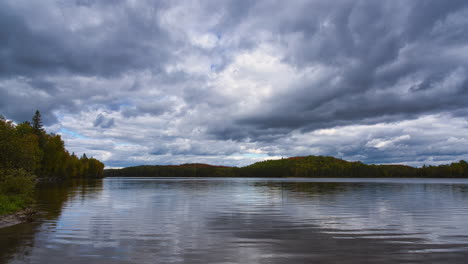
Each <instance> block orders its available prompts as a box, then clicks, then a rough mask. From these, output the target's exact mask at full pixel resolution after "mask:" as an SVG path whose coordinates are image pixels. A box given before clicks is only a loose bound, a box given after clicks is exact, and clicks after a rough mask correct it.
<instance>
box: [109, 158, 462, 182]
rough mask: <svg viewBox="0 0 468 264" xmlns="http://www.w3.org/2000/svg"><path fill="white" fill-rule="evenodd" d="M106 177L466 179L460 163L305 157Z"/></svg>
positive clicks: (112, 172) (131, 170) (142, 169)
mask: <svg viewBox="0 0 468 264" xmlns="http://www.w3.org/2000/svg"><path fill="white" fill-rule="evenodd" d="M104 176H106V177H325V178H326V177H336V178H343V177H347V178H468V164H467V162H465V161H463V160H461V161H460V162H456V163H451V164H449V165H440V166H423V167H421V168H415V167H410V166H405V165H367V164H364V163H362V162H359V161H356V162H350V161H345V160H342V159H337V158H334V157H326V156H306V157H292V158H285V159H279V160H266V161H261V162H257V163H254V164H251V165H249V166H245V167H240V168H238V167H224V166H212V165H207V164H198V163H195V164H182V165H175V166H174V165H169V166H162V165H157V166H136V167H128V168H123V169H108V170H105V171H104Z"/></svg>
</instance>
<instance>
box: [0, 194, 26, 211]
mask: <svg viewBox="0 0 468 264" xmlns="http://www.w3.org/2000/svg"><path fill="white" fill-rule="evenodd" d="M28 200H29V199H25V198H24V197H22V196H21V195H14V196H11V195H0V216H1V215H7V214H12V213H15V212H17V211H19V210H22V209H24V208H26V207H28V206H29V205H30V202H29V201H28Z"/></svg>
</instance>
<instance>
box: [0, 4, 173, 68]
mask: <svg viewBox="0 0 468 264" xmlns="http://www.w3.org/2000/svg"><path fill="white" fill-rule="evenodd" d="M81 2H82V1H78V2H76V3H78V4H79V3H81ZM64 3H66V5H64V6H60V5H59V6H58V7H57V6H54V8H58V9H59V11H60V12H62V15H61V16H60V15H58V16H49V15H48V14H47V13H40V14H37V13H36V12H40V11H43V12H50V11H53V10H47V7H49V6H48V5H45V7H43V8H41V9H43V10H34V9H32V8H21V6H20V7H18V6H12V5H10V4H9V3H2V4H0V24H1V25H2V27H1V28H0V39H2V41H1V42H0V50H1V51H2V52H1V53H0V74H1V75H2V76H7V77H8V76H18V75H20V76H33V75H37V74H47V75H49V74H53V73H56V72H67V73H71V74H84V75H104V76H107V75H113V74H119V73H122V72H125V71H128V70H137V69H141V68H147V67H156V68H155V69H154V70H158V69H157V66H158V64H154V63H153V62H154V60H157V61H164V60H166V59H167V58H166V56H165V54H166V49H167V44H168V43H167V35H166V32H165V31H164V30H161V29H160V28H159V27H158V24H157V23H154V21H151V22H152V23H148V20H147V17H146V16H145V12H144V10H141V9H139V8H132V7H130V6H128V5H123V4H122V3H120V4H119V3H115V5H114V4H113V5H106V4H104V3H102V2H101V1H99V2H98V1H86V3H87V4H86V5H84V6H83V5H81V6H77V7H73V5H74V3H73V2H72V1H70V2H64ZM32 7H34V6H32ZM51 8H52V7H51ZM79 8H82V9H89V10H88V11H98V12H100V15H102V14H108V16H102V21H101V22H100V23H99V24H98V25H95V26H94V25H90V26H83V27H82V28H80V26H79V25H78V26H76V27H78V28H77V29H73V28H71V26H70V24H69V23H71V22H76V23H79V21H78V22H77V21H73V17H68V16H69V15H74V16H75V19H77V18H78V17H76V16H77V14H76V13H75V11H79ZM148 8H151V9H154V10H157V8H158V6H153V5H152V6H149V7H148ZM35 13H36V14H35ZM69 13H71V14H69ZM110 14H111V15H110ZM82 19H83V20H84V21H82V22H83V23H86V20H92V19H94V18H93V17H92V14H90V15H89V17H85V18H82Z"/></svg>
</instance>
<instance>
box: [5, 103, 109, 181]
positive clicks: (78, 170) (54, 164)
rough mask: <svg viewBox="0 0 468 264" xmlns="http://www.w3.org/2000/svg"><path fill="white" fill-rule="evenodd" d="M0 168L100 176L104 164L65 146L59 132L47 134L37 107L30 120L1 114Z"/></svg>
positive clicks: (63, 175)
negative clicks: (12, 120)
mask: <svg viewBox="0 0 468 264" xmlns="http://www.w3.org/2000/svg"><path fill="white" fill-rule="evenodd" d="M0 149H1V150H2V151H1V152H0V169H3V170H5V169H8V170H11V169H13V170H14V169H22V170H25V171H26V172H28V173H30V174H33V175H35V176H36V177H38V178H55V179H67V178H99V177H102V176H103V170H104V164H103V163H101V162H100V161H98V160H97V159H94V158H88V157H87V156H86V154H83V156H81V157H77V156H76V155H75V154H74V153H72V154H70V153H69V152H68V151H67V150H66V149H65V143H64V142H63V140H62V138H61V137H60V135H55V134H48V133H46V131H45V130H44V128H43V126H42V120H41V114H40V112H39V111H36V113H35V115H34V116H33V118H32V123H30V122H28V121H26V122H23V123H20V124H18V125H15V124H13V122H11V121H8V120H6V119H5V118H4V117H2V116H0Z"/></svg>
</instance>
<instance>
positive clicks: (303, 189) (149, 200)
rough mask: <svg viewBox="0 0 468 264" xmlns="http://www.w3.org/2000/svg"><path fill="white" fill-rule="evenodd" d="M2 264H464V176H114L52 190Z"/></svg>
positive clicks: (1, 240)
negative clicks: (311, 263)
mask: <svg viewBox="0 0 468 264" xmlns="http://www.w3.org/2000/svg"><path fill="white" fill-rule="evenodd" d="M38 195H39V196H40V200H41V201H43V204H41V205H40V207H41V208H42V210H43V211H44V213H43V214H42V216H41V217H40V219H38V221H36V222H33V223H26V224H21V225H17V226H14V227H10V228H5V229H0V249H1V250H0V262H1V263H64V261H66V263H285V262H288V263H310V262H314V261H324V262H340V263H366V262H367V263H374V262H377V261H379V262H384V263H401V262H411V263H418V262H421V263H422V262H424V263H428V262H430V263H448V262H450V263H465V258H466V257H468V207H467V206H466V205H467V204H468V203H467V202H468V180H463V179H457V180H451V179H443V180H438V179H430V180H429V179H428V180H426V179H419V180H414V179H378V180H369V179H238V178H237V179H229V178H207V179H196V178H188V179H184V178H177V179H169V178H108V179H104V180H102V181H96V182H85V183H73V184H67V185H66V186H58V185H56V186H46V187H43V188H40V191H39V192H38Z"/></svg>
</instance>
